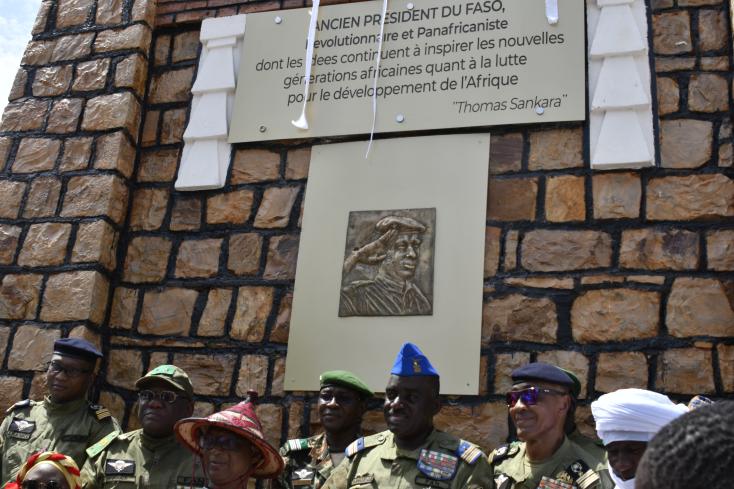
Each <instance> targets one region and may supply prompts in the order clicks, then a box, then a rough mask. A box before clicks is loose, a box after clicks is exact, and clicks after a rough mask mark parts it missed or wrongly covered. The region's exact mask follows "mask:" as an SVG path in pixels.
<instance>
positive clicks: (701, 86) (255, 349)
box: [0, 0, 734, 449]
mask: <svg viewBox="0 0 734 489" xmlns="http://www.w3.org/2000/svg"><path fill="white" fill-rule="evenodd" d="M291 3H292V2H287V1H283V2H278V1H269V2H268V1H266V2H234V1H230V0H208V1H204V0H200V1H185V2H184V1H171V0H168V1H165V0H159V2H158V6H157V11H154V10H153V9H152V6H153V4H152V2H150V1H143V0H137V1H136V2H132V1H129V0H125V1H122V0H119V1H116V2H115V1H107V0H105V1H100V2H99V5H97V2H95V1H92V0H58V1H56V0H48V1H46V2H44V4H43V8H42V10H41V13H40V16H39V22H37V25H36V27H35V29H34V40H33V41H32V42H31V44H30V45H29V48H28V51H27V53H26V56H25V58H24V61H23V67H22V68H21V70H20V72H19V76H18V82H17V83H16V86H15V87H14V89H13V93H12V94H11V99H12V100H13V102H12V103H11V104H10V105H9V107H8V109H7V110H6V113H5V116H4V118H3V122H2V127H1V128H0V129H1V130H2V131H3V133H2V134H0V168H2V173H0V277H2V286H1V288H0V321H1V324H2V326H0V346H2V347H3V348H2V349H0V353H3V358H2V361H3V363H2V369H3V372H2V376H0V386H2V387H4V389H2V390H0V392H2V394H0V400H1V404H2V405H4V406H6V405H8V404H9V403H11V402H14V401H15V400H17V399H20V398H21V397H22V396H28V395H30V396H32V397H36V398H37V397H38V396H40V395H41V393H42V385H41V374H39V373H38V371H39V370H40V365H41V362H42V357H43V354H44V353H46V352H48V351H50V350H49V349H50V344H51V342H52V341H53V339H55V338H57V337H59V336H65V335H67V334H83V335H85V336H88V337H91V338H92V339H94V340H97V341H99V342H100V344H101V345H102V346H103V348H104V350H105V353H106V354H107V359H106V361H105V363H104V365H103V368H102V376H101V377H102V379H101V381H100V385H99V391H100V397H101V401H102V402H103V403H104V404H105V405H107V406H108V407H110V408H111V410H112V411H113V412H115V413H116V414H117V415H118V417H119V418H120V419H121V420H122V421H123V422H124V423H125V424H126V425H127V426H128V427H130V428H132V427H135V426H137V420H136V418H135V415H134V387H133V383H134V381H135V379H136V378H138V377H139V376H140V375H142V374H143V373H144V372H145V371H146V369H148V368H149V367H151V366H154V365H157V364H159V363H163V362H174V363H176V364H177V365H179V366H181V367H183V368H184V369H186V370H187V371H188V372H189V373H190V374H191V375H192V378H193V380H194V384H195V387H196V393H197V399H198V402H197V406H196V409H197V412H198V413H200V414H207V413H210V412H212V411H213V410H215V409H220V408H221V407H223V406H226V405H229V404H231V403H234V402H236V401H237V400H239V399H241V398H242V397H243V396H244V395H245V392H246V391H247V390H248V389H251V388H254V389H256V390H258V391H259V392H260V393H261V395H262V401H261V403H260V406H259V408H258V409H259V413H260V415H261V417H262V420H263V423H264V425H265V427H266V432H267V433H268V434H269V437H270V439H271V440H272V441H273V442H279V441H281V440H283V439H285V438H286V437H293V436H297V435H299V434H307V433H309V432H310V431H311V430H313V429H315V421H316V420H315V417H314V410H313V409H312V406H313V403H314V401H315V397H314V395H313V394H312V393H302V392H285V391H284V389H283V375H284V363H285V355H286V351H287V339H288V323H289V315H290V304H291V298H292V291H293V279H294V273H295V265H296V259H297V251H298V239H299V228H300V217H301V213H302V202H303V194H304V191H305V188H306V185H307V175H308V162H309V158H310V146H311V144H316V143H319V142H320V141H289V142H275V143H258V144H242V145H237V146H236V147H235V148H234V150H233V160H232V165H231V169H230V174H229V175H228V180H227V185H226V187H225V188H223V189H221V190H217V191H204V192H193V193H183V192H178V191H176V190H175V189H174V186H173V182H174V180H175V177H176V171H177V166H178V164H179V160H180V156H181V151H182V146H183V144H182V140H181V137H182V133H183V130H184V128H185V124H186V120H187V117H188V113H189V109H190V99H191V95H190V92H189V90H190V88H191V85H192V81H193V78H194V76H195V71H196V66H197V62H198V57H199V51H200V48H199V44H198V29H199V27H200V23H199V21H200V19H201V18H203V17H206V16H213V15H230V14H234V13H248V12H252V11H258V10H268V9H278V8H281V7H301V6H302V5H303V2H302V1H298V2H295V4H291ZM651 10H652V11H651V14H650V15H651V26H652V34H651V39H652V46H651V51H652V54H651V57H652V62H653V66H654V69H655V72H656V74H657V83H656V87H654V88H656V93H657V101H656V104H655V110H656V113H657V114H659V119H660V120H659V124H658V127H659V131H658V134H657V138H658V141H659V145H658V152H659V166H658V167H656V168H649V169H644V170H639V171H635V170H620V171H613V172H593V171H591V170H590V168H589V155H588V153H589V150H588V130H587V128H586V126H585V125H584V124H583V123H570V124H550V125H527V126H512V127H492V128H484V129H480V131H481V130H484V131H488V132H490V133H491V134H492V141H491V144H492V149H491V154H490V155H489V157H490V175H489V179H488V185H489V202H488V206H487V232H486V253H485V264H484V273H485V290H484V320H483V325H482V338H481V341H482V362H481V365H482V369H481V382H480V384H481V392H480V395H479V396H464V397H456V398H451V399H447V401H448V402H447V405H446V407H444V409H443V411H442V413H441V414H440V415H439V424H440V425H441V426H442V427H447V428H449V429H451V430H452V431H454V432H456V433H457V434H459V435H461V436H464V437H466V438H469V439H472V440H475V441H477V442H479V443H481V444H482V445H483V446H484V447H485V448H488V449H489V448H491V447H493V446H495V445H496V444H498V443H500V442H501V441H502V440H504V439H505V438H506V437H507V435H508V429H507V423H506V408H505V406H504V404H503V402H502V398H503V392H504V391H505V390H506V389H507V388H508V386H509V383H508V374H509V372H510V371H511V370H512V369H513V368H514V367H515V366H517V365H520V364H522V363H524V362H527V361H529V360H536V359H537V360H546V361H551V362H555V363H558V364H560V365H562V366H564V367H569V368H571V369H573V370H574V371H576V372H577V373H578V374H579V376H580V377H581V378H582V382H583V390H582V397H583V402H582V407H581V409H580V411H579V419H580V420H581V421H582V422H585V423H586V424H584V425H583V428H584V429H585V430H588V429H589V425H588V421H589V410H588V407H587V406H588V402H589V400H590V399H591V398H593V397H595V396H597V395H598V394H599V393H602V392H608V391H610V390H613V389H617V388H620V387H627V386H639V387H647V388H651V389H655V390H659V391H662V392H665V393H667V394H670V395H671V396H672V397H674V398H676V399H681V400H687V399H688V398H689V397H690V396H691V395H692V394H697V393H705V394H707V395H710V396H712V397H717V398H719V397H728V398H732V397H734V306H733V304H734V219H732V218H733V217H734V169H732V74H731V61H732V52H731V43H730V42H728V41H727V40H729V39H731V32H730V23H729V22H728V19H729V18H730V17H729V15H730V12H729V7H728V5H727V3H725V2H724V1H722V0H695V1H694V0H678V2H677V4H675V3H674V2H673V0H667V1H665V0H657V1H654V2H653V5H652V6H651ZM154 19H155V23H156V25H157V26H156V27H155V28H154V29H153V30H152V31H151V27H150V26H151V25H152V24H153V22H154ZM148 60H150V67H148ZM476 131H477V129H472V130H471V132H476ZM353 139H354V138H345V140H353ZM459 170H460V169H459ZM345 368H349V366H348V365H345ZM385 368H386V370H387V368H388V366H385ZM374 407H375V409H374V410H373V411H371V412H370V413H369V415H368V426H369V429H372V430H374V429H379V428H380V427H381V426H382V420H381V417H382V416H381V412H380V411H379V402H376V403H375V406H374Z"/></svg>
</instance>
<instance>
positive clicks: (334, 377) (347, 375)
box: [319, 370, 374, 398]
mask: <svg viewBox="0 0 734 489" xmlns="http://www.w3.org/2000/svg"><path fill="white" fill-rule="evenodd" d="M319 385H320V386H321V388H324V387H326V386H327V385H338V386H341V387H346V388H347V389H351V390H353V391H356V392H358V393H359V395H361V396H362V397H364V398H369V397H372V396H373V395H374V393H373V392H372V390H371V389H370V388H369V387H368V386H367V384H365V383H364V381H363V380H362V379H360V378H359V377H357V376H356V375H354V374H353V373H352V372H347V371H346V370H330V371H328V372H324V373H323V374H321V375H320V376H319Z"/></svg>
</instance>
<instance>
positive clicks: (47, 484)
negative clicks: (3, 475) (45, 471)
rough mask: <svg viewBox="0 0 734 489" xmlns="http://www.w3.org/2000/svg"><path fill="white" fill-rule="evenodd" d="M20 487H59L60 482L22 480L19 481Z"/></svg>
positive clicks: (33, 488)
mask: <svg viewBox="0 0 734 489" xmlns="http://www.w3.org/2000/svg"><path fill="white" fill-rule="evenodd" d="M20 487H22V488H23V489H59V488H60V487H61V484H59V483H58V482H57V481H48V482H41V481H23V482H21V484H20Z"/></svg>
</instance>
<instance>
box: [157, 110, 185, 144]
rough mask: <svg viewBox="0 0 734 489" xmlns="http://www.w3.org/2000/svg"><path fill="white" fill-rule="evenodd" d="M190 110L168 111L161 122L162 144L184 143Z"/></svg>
mask: <svg viewBox="0 0 734 489" xmlns="http://www.w3.org/2000/svg"><path fill="white" fill-rule="evenodd" d="M187 114H188V109H174V110H167V111H165V112H164V113H163V121H162V122H161V144H176V143H180V142H182V141H183V133H184V131H185V130H186V116H187Z"/></svg>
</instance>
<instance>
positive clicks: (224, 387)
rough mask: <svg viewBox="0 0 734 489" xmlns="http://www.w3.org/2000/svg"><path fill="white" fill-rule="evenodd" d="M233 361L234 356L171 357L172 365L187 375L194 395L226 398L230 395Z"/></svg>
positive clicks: (186, 355)
mask: <svg viewBox="0 0 734 489" xmlns="http://www.w3.org/2000/svg"><path fill="white" fill-rule="evenodd" d="M235 360H236V358H235V356H234V355H230V354H218V355H190V354H186V353H177V354H175V355H174V356H173V362H172V363H173V364H174V365H176V366H177V367H179V368H182V369H183V370H184V371H185V372H186V373H188V374H189V378H191V383H192V384H193V386H194V392H195V393H196V394H198V395H203V396H226V395H229V393H230V390H229V389H230V383H231V381H232V373H233V371H234V365H235Z"/></svg>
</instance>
